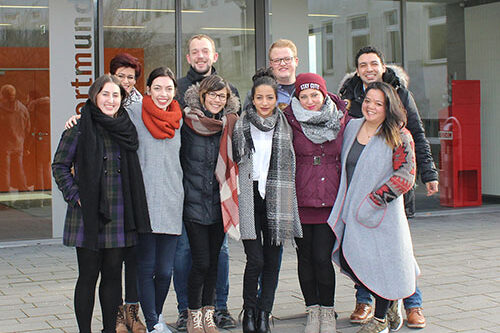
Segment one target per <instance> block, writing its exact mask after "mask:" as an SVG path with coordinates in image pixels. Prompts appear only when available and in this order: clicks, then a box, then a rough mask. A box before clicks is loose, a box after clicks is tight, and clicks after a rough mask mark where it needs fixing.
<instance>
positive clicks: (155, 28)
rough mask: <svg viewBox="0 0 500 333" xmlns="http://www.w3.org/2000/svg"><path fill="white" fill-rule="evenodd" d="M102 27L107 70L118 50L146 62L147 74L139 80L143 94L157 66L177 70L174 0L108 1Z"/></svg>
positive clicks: (138, 86)
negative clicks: (150, 74)
mask: <svg viewBox="0 0 500 333" xmlns="http://www.w3.org/2000/svg"><path fill="white" fill-rule="evenodd" d="M102 28H103V30H104V37H103V39H104V71H105V72H108V71H109V62H110V60H111V59H112V58H113V57H114V56H115V55H116V54H117V53H121V52H127V53H129V54H131V55H133V56H135V57H136V58H138V59H140V61H141V62H142V65H143V75H142V76H141V77H140V78H139V79H138V80H137V82H136V88H137V89H138V90H139V91H140V92H141V93H144V92H145V89H146V84H145V82H146V80H147V76H148V75H149V73H150V72H151V71H152V70H153V69H155V68H157V67H160V66H167V67H169V68H170V69H172V70H173V71H174V72H175V6H174V1H169V0H161V1H140V2H138V1H133V0H128V1H120V0H107V1H104V2H103V22H102Z"/></svg>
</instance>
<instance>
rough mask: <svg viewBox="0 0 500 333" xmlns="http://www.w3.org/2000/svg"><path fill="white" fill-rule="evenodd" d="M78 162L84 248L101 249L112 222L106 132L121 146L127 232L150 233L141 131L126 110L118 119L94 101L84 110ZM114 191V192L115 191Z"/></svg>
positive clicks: (89, 102) (119, 112) (121, 109)
mask: <svg viewBox="0 0 500 333" xmlns="http://www.w3.org/2000/svg"><path fill="white" fill-rule="evenodd" d="M79 127H80V132H81V134H80V137H79V139H78V147H77V155H76V163H77V165H78V174H79V184H78V186H79V194H80V202H81V205H82V215H83V226H84V228H83V229H84V234H85V240H84V247H87V248H90V249H96V248H97V240H98V237H97V235H98V233H99V230H101V228H102V227H103V226H104V225H105V224H106V223H109V222H110V220H111V216H110V204H109V201H108V195H107V191H108V190H109V189H108V188H106V186H105V179H104V177H103V154H104V143H103V137H102V133H103V132H106V133H107V134H108V135H109V136H110V137H111V139H112V140H113V141H114V142H116V143H118V145H119V146H120V155H121V166H120V168H121V180H122V191H123V205H124V224H125V231H133V230H136V231H137V232H150V231H151V225H150V221H149V214H148V207H147V202H146V192H145V190H144V182H143V179H142V171H141V167H140V165H139V159H138V157H137V148H138V146H139V141H138V136H137V131H136V129H135V126H134V124H133V123H132V121H131V120H130V118H129V116H128V113H127V112H126V111H125V109H124V108H120V110H118V113H117V117H116V118H112V117H109V116H107V115H105V114H104V113H102V111H101V110H100V109H99V108H98V107H97V106H96V105H95V104H94V103H92V102H91V101H90V100H87V103H86V104H85V106H84V107H83V109H82V118H81V120H80V125H79ZM111 190H112V189H111Z"/></svg>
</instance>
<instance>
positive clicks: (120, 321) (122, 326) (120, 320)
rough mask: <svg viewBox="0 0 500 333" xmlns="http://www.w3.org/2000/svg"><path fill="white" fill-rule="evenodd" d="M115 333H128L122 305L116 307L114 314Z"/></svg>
mask: <svg viewBox="0 0 500 333" xmlns="http://www.w3.org/2000/svg"><path fill="white" fill-rule="evenodd" d="M116 333H128V328H127V322H126V321H125V314H124V313H123V305H120V306H119V307H118V313H117V314H116Z"/></svg>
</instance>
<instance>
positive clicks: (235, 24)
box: [179, 0, 255, 96]
mask: <svg viewBox="0 0 500 333" xmlns="http://www.w3.org/2000/svg"><path fill="white" fill-rule="evenodd" d="M254 7H255V5H254V0H234V1H227V0H210V1H209V0H199V1H194V0H183V1H182V8H183V14H182V50H180V52H181V54H182V73H181V74H180V75H179V76H184V75H186V73H187V71H188V69H189V64H188V63H187V60H186V54H187V53H188V49H187V42H188V41H189V39H190V38H191V36H193V35H196V34H200V33H202V34H206V35H209V36H210V37H211V38H212V39H213V40H214V42H215V48H216V50H217V52H218V53H219V58H218V59H217V62H216V63H215V64H214V67H215V69H216V70H217V73H218V74H219V75H221V76H222V77H224V78H225V79H227V80H228V81H229V82H231V83H232V84H233V85H234V86H235V87H236V88H237V89H238V91H239V93H240V95H243V96H244V95H245V94H246V92H247V91H248V90H249V89H250V87H251V82H252V80H251V78H252V75H253V74H254V73H255V29H254Z"/></svg>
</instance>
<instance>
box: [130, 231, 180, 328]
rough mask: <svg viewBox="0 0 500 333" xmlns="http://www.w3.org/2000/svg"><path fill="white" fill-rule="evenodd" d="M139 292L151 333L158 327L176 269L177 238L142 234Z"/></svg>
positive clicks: (138, 266)
mask: <svg viewBox="0 0 500 333" xmlns="http://www.w3.org/2000/svg"><path fill="white" fill-rule="evenodd" d="M138 235H139V242H138V244H137V290H138V294H139V301H140V302H141V308H142V312H143V313H144V318H145V319H146V326H147V327H148V330H149V331H152V330H153V326H154V325H156V324H157V323H158V317H159V316H160V314H161V312H162V310H163V304H164V303H165V299H166V298H167V294H168V289H169V288H170V280H171V278H172V270H173V267H174V259H175V248H176V246H177V239H178V238H179V236H177V235H167V234H138Z"/></svg>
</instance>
